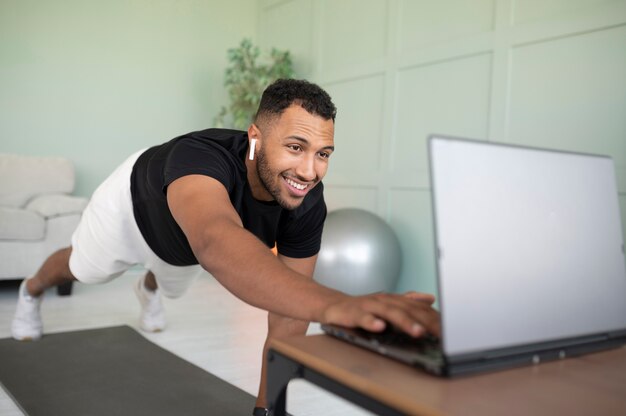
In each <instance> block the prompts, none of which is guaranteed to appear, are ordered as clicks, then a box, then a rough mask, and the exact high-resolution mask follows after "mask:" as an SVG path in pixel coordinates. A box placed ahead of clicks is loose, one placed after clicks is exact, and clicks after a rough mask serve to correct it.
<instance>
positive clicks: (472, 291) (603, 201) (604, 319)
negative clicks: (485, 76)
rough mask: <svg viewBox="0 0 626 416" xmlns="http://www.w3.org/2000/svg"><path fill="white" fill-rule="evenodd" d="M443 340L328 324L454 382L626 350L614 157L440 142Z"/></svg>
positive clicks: (436, 188)
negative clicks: (469, 376) (625, 347)
mask: <svg viewBox="0 0 626 416" xmlns="http://www.w3.org/2000/svg"><path fill="white" fill-rule="evenodd" d="M429 159H430V177H431V191H432V206H433V214H434V230H435V247H436V250H435V251H436V266H437V267H436V269H437V281H438V291H439V297H438V303H439V306H438V307H439V310H440V312H441V319H442V322H441V323H442V334H441V338H440V339H434V338H433V337H426V338H425V339H423V340H421V339H418V340H415V339H412V338H410V337H408V336H405V335H403V334H400V333H398V332H396V331H394V330H392V329H387V330H386V331H385V333H384V334H382V335H377V334H373V333H370V332H367V331H363V330H353V329H346V328H341V327H337V326H332V325H323V326H322V328H323V330H324V331H325V332H326V333H328V334H330V335H333V336H335V337H338V338H340V339H343V340H345V341H348V342H351V343H354V344H356V345H359V346H362V347H366V348H369V349H371V350H374V351H377V352H379V353H381V354H384V355H388V356H390V357H392V358H395V359H398V360H401V361H403V362H405V363H408V364H411V365H415V366H419V367H422V368H424V369H426V370H427V371H428V372H431V373H433V374H436V375H442V376H455V375H463V374H471V373H476V372H482V371H490V370H497V369H504V368H509V367H514V366H522V365H528V364H538V363H541V362H544V361H549V360H555V359H564V358H567V357H572V356H578V355H581V354H586V353H591V352H594V351H599V350H604V349H609V348H616V347H619V346H621V345H624V344H626V266H625V255H624V242H623V237H622V226H621V220H620V209H619V202H618V193H617V184H616V175H615V169H614V166H613V162H612V160H611V158H609V157H606V156H597V155H588V154H580V153H573V152H563V151H554V150H547V149H539V148H531V147H522V146H515V145H508V144H497V143H490V142H484V141H477V140H469V139H462V138H454V137H448V136H441V135H433V136H430V137H429Z"/></svg>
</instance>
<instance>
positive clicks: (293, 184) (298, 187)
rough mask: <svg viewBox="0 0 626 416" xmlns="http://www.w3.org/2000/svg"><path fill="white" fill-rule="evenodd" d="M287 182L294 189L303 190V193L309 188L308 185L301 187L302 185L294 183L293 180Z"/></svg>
mask: <svg viewBox="0 0 626 416" xmlns="http://www.w3.org/2000/svg"><path fill="white" fill-rule="evenodd" d="M285 180H286V181H287V183H288V184H289V185H291V186H293V187H294V188H296V189H299V190H301V191H303V190H305V189H306V187H307V186H308V185H301V184H299V183H297V182H294V181H292V180H291V179H285Z"/></svg>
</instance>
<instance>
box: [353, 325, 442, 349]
mask: <svg viewBox="0 0 626 416" xmlns="http://www.w3.org/2000/svg"><path fill="white" fill-rule="evenodd" d="M356 332H357V333H358V334H359V336H361V337H363V338H365V339H366V340H368V341H369V342H371V343H373V344H380V345H383V346H385V345H389V346H394V347H398V348H403V349H408V350H412V351H415V352H418V353H420V354H426V355H432V356H439V355H441V347H440V342H439V338H437V337H435V336H433V335H430V334H428V335H425V336H423V337H420V338H413V337H411V336H410V335H409V334H407V333H405V332H401V331H398V330H396V329H393V328H391V327H389V326H388V327H387V328H386V329H385V330H384V331H382V332H370V331H366V330H364V329H360V328H359V329H356Z"/></svg>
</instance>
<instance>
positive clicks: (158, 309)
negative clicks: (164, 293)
mask: <svg viewBox="0 0 626 416" xmlns="http://www.w3.org/2000/svg"><path fill="white" fill-rule="evenodd" d="M144 279H145V276H143V277H141V278H140V279H139V280H138V281H137V283H136V284H135V294H136V295H137V299H139V304H140V305H141V314H140V315H139V327H140V328H141V329H143V330H144V331H147V332H159V331H163V330H164V329H165V309H163V304H162V303H161V295H160V293H159V289H157V290H155V291H154V292H150V291H149V290H148V289H146V287H145V286H144V284H143V281H144Z"/></svg>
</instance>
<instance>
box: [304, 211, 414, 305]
mask: <svg viewBox="0 0 626 416" xmlns="http://www.w3.org/2000/svg"><path fill="white" fill-rule="evenodd" d="M401 262H402V254H401V251H400V242H399V241H398V238H397V237H396V235H395V233H394V232H393V230H392V229H391V227H390V226H389V225H388V224H387V223H386V222H385V221H383V220H382V219H381V218H379V217H378V216H376V215H374V214H372V213H371V212H368V211H365V210H362V209H356V208H344V209H339V210H336V211H332V212H330V213H328V216H327V217H326V222H325V223H324V233H323V234H322V247H321V249H320V252H319V255H318V258H317V265H316V266H315V274H314V279H315V280H316V281H317V282H319V283H321V284H323V285H324V286H328V287H331V288H333V289H337V290H340V291H342V292H345V293H348V294H351V295H363V294H367V293H373V292H380V291H384V292H390V291H393V290H394V289H395V286H396V283H397V281H398V277H399V274H400V266H401Z"/></svg>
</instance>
